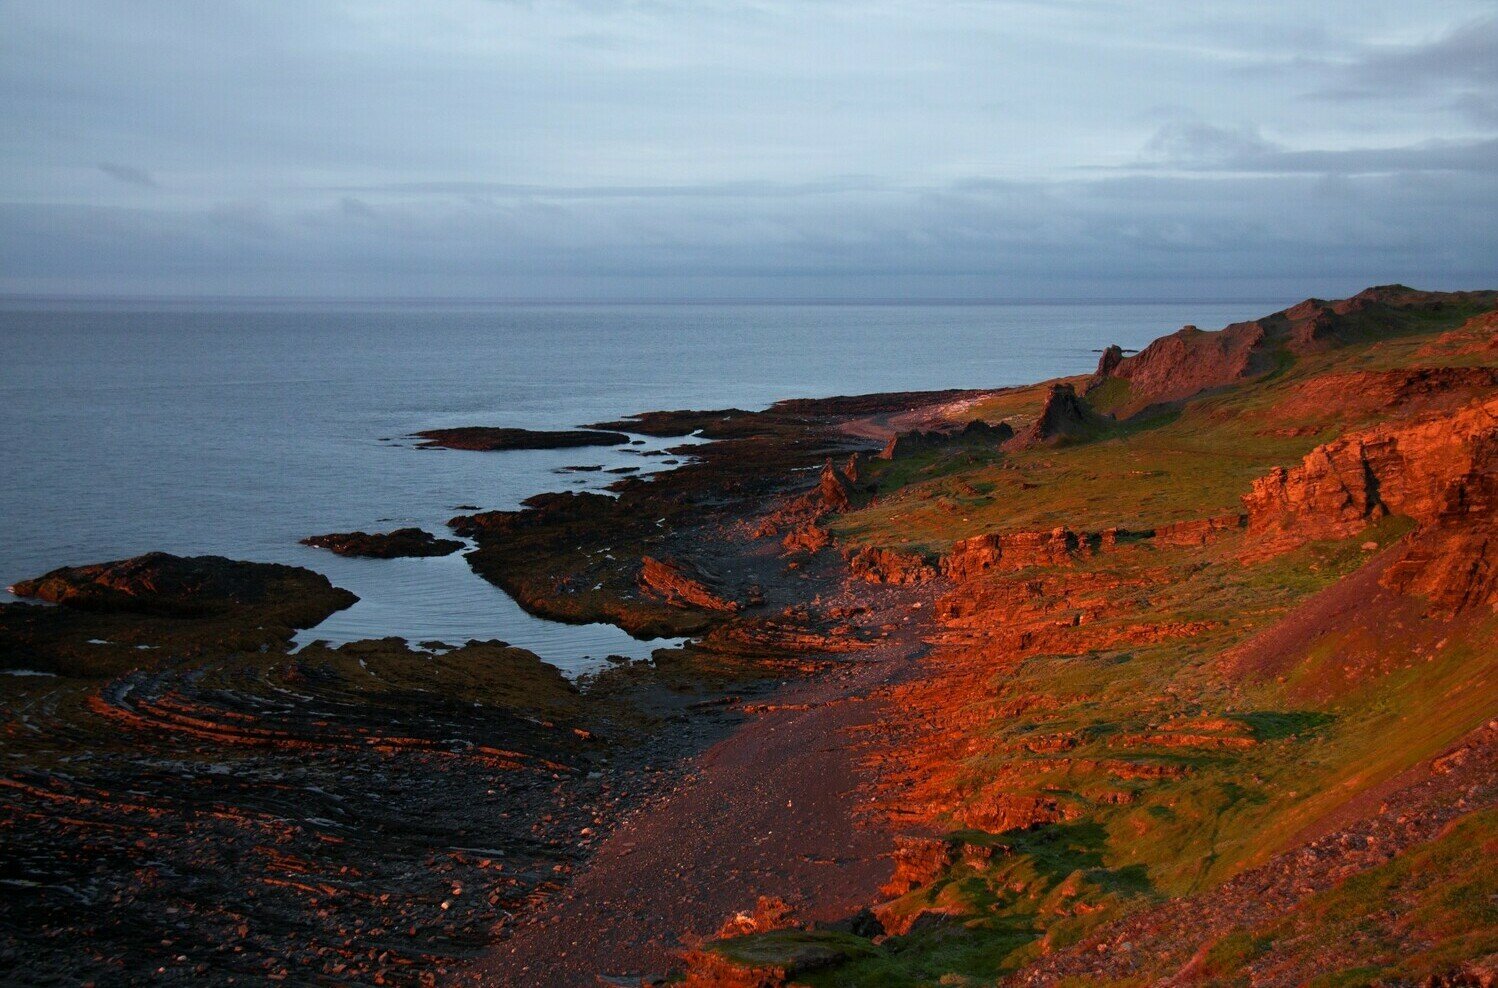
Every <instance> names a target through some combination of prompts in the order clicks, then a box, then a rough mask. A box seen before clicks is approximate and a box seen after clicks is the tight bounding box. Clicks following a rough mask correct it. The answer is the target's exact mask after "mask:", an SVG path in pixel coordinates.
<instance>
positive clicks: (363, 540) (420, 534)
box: [302, 528, 463, 559]
mask: <svg viewBox="0 0 1498 988" xmlns="http://www.w3.org/2000/svg"><path fill="white" fill-rule="evenodd" d="M302 545H310V546H315V547H316V548H319V549H327V550H328V551H330V552H336V553H337V554H338V555H340V556H363V557H366V558H369V559H397V558H400V557H406V556H448V555H451V554H452V553H454V552H457V551H458V550H459V549H461V548H463V543H461V542H459V541H457V540H456V539H439V538H437V537H436V536H434V535H433V534H432V533H431V532H425V531H422V530H421V529H419V528H397V529H396V530H395V531H393V532H383V533H370V532H333V533H330V534H328V535H313V536H310V537H309V538H305V539H302Z"/></svg>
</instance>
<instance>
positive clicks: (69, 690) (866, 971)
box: [0, 286, 1498, 988]
mask: <svg viewBox="0 0 1498 988" xmlns="http://www.w3.org/2000/svg"><path fill="white" fill-rule="evenodd" d="M1078 371H1079V373H1078V375H1077V376H1076V377H1073V378H1067V379H1065V380H1062V381H1054V382H1043V383H1040V384H1036V385H1034V386H1031V387H1025V388H1011V389H1004V390H999V391H983V392H942V393H928V394H898V395H875V396H863V397H856V398H831V399H823V400H798V401H789V402H782V403H780V404H778V405H775V406H773V407H772V408H770V409H768V410H766V411H764V412H757V413H752V412H743V411H738V410H734V409H726V410H721V411H713V412H657V413H649V414H646V415H643V416H639V417H637V418H635V419H631V420H629V421H628V422H626V423H599V424H597V425H595V426H591V427H590V428H593V429H604V430H607V429H618V428H625V427H627V428H628V429H629V431H631V432H637V433H645V434H650V435H657V436H686V435H688V434H692V433H699V434H700V435H701V436H703V437H704V438H706V439H708V440H711V441H710V442H708V443H706V444H704V445H695V446H692V447H690V448H689V450H688V449H683V451H682V453H683V456H686V455H690V457H692V458H691V459H690V461H689V462H687V463H685V464H684V465H682V466H681V467H679V468H677V469H675V470H673V471H670V472H666V473H661V474H657V475H653V476H650V477H642V478H627V479H623V480H620V481H618V482H617V483H616V484H614V485H613V491H614V493H616V494H617V495H618V496H617V497H607V496H604V495H600V494H593V493H569V494H549V495H542V496H540V497H538V498H533V499H532V501H531V502H530V503H529V506H528V507H527V508H526V509H525V510H523V511H518V512H504V511H492V512H478V513H474V514H470V515H464V516H460V517H458V518H454V519H453V521H452V522H451V525H452V527H453V529H454V530H455V531H456V532H458V533H460V534H462V535H464V536H467V537H471V538H473V539H474V540H475V541H476V543H477V545H478V548H477V549H476V550H475V551H473V552H472V553H471V554H470V555H469V557H468V558H469V561H470V563H471V564H472V566H473V567H474V569H475V570H476V571H477V572H478V573H479V574H481V575H482V576H484V577H485V578H486V579H489V580H491V581H493V582H495V583H497V584H499V585H500V586H502V587H504V588H505V589H506V590H507V591H508V592H510V593H511V594H512V595H513V596H514V597H515V598H516V599H517V600H518V601H520V602H521V603H522V605H523V606H525V607H526V608H527V609H528V610H531V611H533V612H534V613H536V614H538V615H542V616H546V617H552V618H556V619H560V620H569V621H587V620H600V619H601V620H608V621H611V622H614V623H617V624H619V625H620V626H621V627H624V628H626V629H628V630H630V631H633V632H636V633H640V634H650V635H667V634H669V635H683V636H690V637H691V639H692V641H691V642H690V643H689V644H688V645H687V646H685V647H684V648H681V649H671V650H661V651H659V652H657V653H656V657H655V659H654V660H653V661H650V662H645V663H619V664H617V665H615V666H614V667H612V668H610V669H608V670H607V671H605V672H602V673H599V674H596V675H593V676H590V677H585V678H584V679H583V680H582V681H580V682H577V683H573V682H569V681H568V680H566V679H564V678H563V677H562V676H561V675H560V674H559V673H557V672H556V671H555V670H554V669H553V668H552V667H549V666H546V665H544V664H543V663H541V662H540V661H539V660H538V659H536V658H535V656H533V655H531V654H529V653H527V652H524V651H522V650H519V649H514V648H510V647H508V646H506V645H504V644H503V643H478V642H475V643H469V644H467V645H463V646H461V647H458V648H452V647H449V646H443V647H440V648H439V647H435V646H433V647H427V648H424V649H419V650H413V649H411V648H408V647H407V646H406V644H405V643H404V642H401V641H399V640H388V641H382V642H363V643H356V644H353V645H348V646H344V647H342V648H338V649H330V648H325V647H322V646H311V647H308V648H306V649H304V650H302V651H300V652H296V653H291V652H290V651H289V642H290V638H291V635H292V633H293V630H294V629H296V628H302V627H308V626H312V625H315V624H316V623H317V622H318V621H319V620H321V618H322V616H324V615H326V614H327V613H329V612H331V611H332V610H335V609H337V608H339V607H344V606H347V604H348V600H346V599H345V598H346V597H347V596H348V595H343V594H341V592H340V591H338V590H337V589H336V588H333V587H331V586H329V585H327V582H326V580H322V578H320V577H316V575H315V574H311V573H308V572H307V571H305V570H294V569H292V568H289V567H263V566H261V565H260V564H249V563H233V562H231V561H228V560H212V559H208V560H206V561H205V560H202V559H199V560H181V559H178V558H177V557H170V556H151V557H142V559H141V560H137V561H134V562H131V563H127V564H120V565H117V566H115V567H112V568H107V567H106V568H103V569H89V570H68V571H59V572H58V573H57V574H52V575H50V576H49V577H48V578H46V579H44V580H42V581H39V582H35V583H34V584H33V585H21V586H18V588H17V592H18V593H21V594H23V595H28V596H40V597H43V598H45V599H48V600H52V601H58V602H60V605H61V606H58V607H52V608H45V609H38V608H33V607H30V606H28V605H24V604H13V605H9V606H7V607H5V608H4V609H3V610H0V665H3V666H4V667H5V668H8V669H11V670H23V671H26V672H30V673H38V674H46V675H13V676H5V677H3V680H0V701H3V704H4V722H3V725H0V731H3V734H0V737H3V754H4V756H5V765H4V769H3V778H0V841H3V847H4V852H5V853H4V856H3V857H4V862H3V865H0V878H3V880H4V881H5V883H6V885H5V890H6V892H5V896H4V905H3V907H0V937H3V940H0V977H3V978H5V979H7V980H10V981H17V982H48V981H52V982H62V983H71V982H81V981H88V980H93V981H98V982H100V983H106V982H110V981H131V980H141V981H145V980H167V981H195V980H197V979H202V978H211V979H212V980H214V981H223V982H227V980H228V979H229V978H231V977H233V978H236V979H239V980H240V983H244V982H246V981H248V982H252V983H253V982H258V981H261V980H265V979H271V980H285V981H287V982H289V983H330V984H337V983H356V984H426V983H436V982H445V981H463V982H472V981H477V982H481V983H494V984H506V985H508V984H513V985H553V984H554V985H593V984H599V983H609V984H621V985H622V984H641V983H657V982H658V981H660V980H662V979H667V978H670V979H673V980H676V981H678V982H681V983H685V984H690V985H698V986H708V985H717V986H754V988H773V986H779V985H789V984H806V985H819V986H820V985H991V984H996V983H1012V984H1025V985H1032V984H1033V985H1051V984H1067V985H1093V984H1127V985H1146V984H1164V983H1172V984H1195V983H1202V984H1225V985H1227V984H1243V985H1302V984H1315V985H1322V986H1331V985H1354V984H1412V985H1413V984H1421V985H1424V984H1429V985H1465V984H1473V985H1477V984H1492V983H1494V980H1493V979H1494V978H1498V912H1495V907H1494V902H1495V897H1498V885H1495V878H1494V875H1493V873H1492V868H1491V862H1492V860H1493V859H1494V851H1495V850H1498V812H1495V809H1494V807H1495V801H1498V763H1495V757H1494V756H1495V753H1498V726H1495V724H1498V722H1495V720H1494V718H1495V717H1498V690H1495V687H1494V683H1495V682H1498V645H1495V644H1494V643H1495V641H1498V293H1493V292H1471V293H1456V294H1437V293H1426V292H1419V291H1415V290H1411V289H1406V288H1403V287H1400V286H1387V287H1382V288H1376V289H1370V290H1368V291H1367V292H1364V293H1362V294H1360V295H1358V296H1356V297H1355V298H1352V299H1348V300H1345V301H1339V302H1329V303H1327V302H1319V301H1315V300H1312V301H1307V302H1305V303H1302V304H1300V305H1297V306H1295V307H1293V308H1291V309H1288V310H1286V311H1284V312H1281V313H1276V314H1274V315H1271V316H1268V317H1265V318H1264V319H1260V320H1257V321H1254V322H1251V323H1244V324H1239V325H1237V326H1232V327H1228V328H1227V329H1225V330H1222V331H1219V332H1203V331H1201V330H1197V329H1195V328H1194V327H1187V328H1185V329H1183V330H1181V331H1180V332H1178V333H1175V334H1173V335H1170V336H1167V337H1164V338H1162V339H1161V340H1158V341H1156V342H1155V343H1154V344H1153V345H1151V346H1150V347H1148V348H1146V349H1145V350H1143V351H1141V352H1140V353H1138V354H1134V355H1126V354H1124V353H1123V352H1121V351H1119V350H1118V349H1116V348H1110V349H1109V350H1108V351H1105V352H1104V353H1103V355H1102V359H1101V361H1100V363H1099V366H1098V368H1097V369H1096V371H1095V372H1093V373H1087V372H1086V371H1087V369H1086V368H1078ZM455 431H462V430H455ZM470 441H471V437H467V438H465V442H470ZM350 534H351V535H358V536H361V542H362V540H363V539H368V538H371V537H369V536H364V533H350ZM422 534H423V533H416V535H417V536H421V535H422ZM329 538H335V537H332V536H330V537H329ZM336 538H338V539H339V540H340V543H339V544H340V545H341V544H344V542H345V541H346V540H347V539H348V536H338V537H336ZM422 544H426V542H425V541H423V542H422ZM380 551H383V547H380ZM318 581H321V582H320V583H319V582H318ZM428 644H430V643H428ZM600 978H603V979H605V981H603V982H600Z"/></svg>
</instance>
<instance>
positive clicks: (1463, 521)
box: [1243, 398, 1498, 608]
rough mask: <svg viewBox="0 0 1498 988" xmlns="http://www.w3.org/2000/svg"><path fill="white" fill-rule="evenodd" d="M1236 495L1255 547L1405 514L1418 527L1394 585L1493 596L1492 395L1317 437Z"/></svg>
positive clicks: (1263, 551)
mask: <svg viewBox="0 0 1498 988" xmlns="http://www.w3.org/2000/svg"><path fill="white" fill-rule="evenodd" d="M1243 504H1244V508H1245V510H1246V512H1247V515H1248V530H1249V535H1250V537H1251V540H1252V541H1253V543H1254V545H1253V549H1252V550H1251V551H1252V554H1254V555H1267V554H1272V553H1274V552H1279V551H1284V550H1286V549H1289V548H1293V547H1295V546H1297V545H1300V544H1302V543H1304V542H1307V541H1310V540H1312V539H1326V538H1343V537H1346V536H1349V535H1352V534H1355V533H1357V532H1359V531H1361V530H1362V529H1363V528H1365V527H1366V526H1368V525H1369V524H1371V523H1372V522H1374V521H1377V520H1378V519H1380V518H1382V517H1385V516H1386V515H1391V514H1393V515H1402V516H1405V517H1407V518H1410V519H1412V520H1413V521H1415V522H1416V524H1417V525H1418V529H1417V531H1416V534H1415V536H1414V537H1413V538H1412V540H1411V544H1410V547H1409V550H1408V554H1407V556H1406V557H1405V558H1404V559H1403V560H1401V561H1400V562H1398V563H1396V564H1395V565H1394V566H1393V567H1392V568H1391V572H1390V575H1389V577H1388V580H1389V581H1390V582H1391V584H1392V585H1397V586H1399V587H1401V588H1407V589H1410V590H1413V591H1416V592H1419V593H1422V594H1424V595H1425V596H1428V597H1431V598H1432V599H1434V600H1436V601H1437V602H1439V603H1441V604H1442V605H1443V606H1447V607H1450V608H1460V607H1463V606H1467V605H1470V604H1472V603H1474V602H1479V601H1481V602H1484V603H1490V604H1498V558H1495V556H1498V398H1489V399H1487V400H1484V401H1479V402H1474V403H1473V404H1471V405H1469V406H1467V407H1466V408H1463V409H1461V410H1460V411H1458V412H1456V413H1453V414H1449V415H1437V416H1430V417H1427V418H1424V419H1420V420H1417V421H1415V422H1411V423H1409V424H1404V425H1394V426H1380V427H1377V428H1374V429H1370V430H1367V431H1365V432H1361V433H1357V434H1355V435H1351V436H1344V437H1342V438H1341V439H1337V440H1335V441H1334V442H1330V443H1326V444H1325V445H1322V446H1318V447H1316V448H1315V449H1314V450H1312V451H1311V452H1310V453H1309V454H1307V456H1306V457H1305V459H1304V460H1303V461H1302V462H1301V464H1300V465H1299V466H1296V467H1294V468H1291V469H1285V468H1284V467H1277V468H1276V469H1274V470H1273V471H1271V472H1270V473H1269V475H1268V476H1266V477H1263V478H1260V479H1259V480H1257V481H1255V482H1254V486H1253V490H1252V491H1251V492H1250V493H1249V494H1247V495H1245V496H1244V498H1243Z"/></svg>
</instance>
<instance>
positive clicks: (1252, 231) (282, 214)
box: [0, 0, 1498, 300]
mask: <svg viewBox="0 0 1498 988" xmlns="http://www.w3.org/2000/svg"><path fill="white" fill-rule="evenodd" d="M0 129H3V133H4V134H5V139H4V140H3V141H0V293H6V294H42V295H46V294H61V295H236V296H239V295H245V296H250V295H266V296H282V297H284V296H293V297H300V296H309V297H311V296H315V297H338V298H342V297H371V298H395V297H413V298H419V297H466V298H495V299H563V298H567V299H600V300H607V299H1043V298H1044V299H1049V298H1054V299H1083V298H1170V299H1177V298H1178V299H1197V298H1202V299H1205V298H1233V299H1237V298H1244V299H1246V298H1263V297H1269V296H1274V297H1286V298H1299V297H1304V296H1309V295H1320V296H1326V297H1333V296H1340V295H1346V294H1351V293H1353V292H1356V291H1357V290H1358V289H1360V288H1362V287H1365V286H1366V285H1369V284H1379V283H1388V282H1395V281H1399V282H1404V283H1406V284H1413V285H1416V286H1418V287H1429V288H1478V287H1484V288H1498V223H1494V222H1493V217H1494V216H1495V214H1498V3H1494V2H1492V0H1418V2H1410V0H1319V2H1316V3H1307V2H1305V0H1288V2H1282V0H1253V2H1248V0H1244V2H1239V0H1203V2H1200V3H1191V4H1187V3H1181V2H1179V0H858V2H855V0H750V2H744V0H350V2H339V0H314V2H308V0H213V2H210V3H205V2H202V0H148V2H141V0H9V2H3V3H0Z"/></svg>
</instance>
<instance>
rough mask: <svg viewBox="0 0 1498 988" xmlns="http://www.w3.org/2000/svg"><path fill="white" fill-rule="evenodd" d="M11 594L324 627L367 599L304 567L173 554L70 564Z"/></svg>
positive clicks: (126, 609) (68, 603)
mask: <svg viewBox="0 0 1498 988" xmlns="http://www.w3.org/2000/svg"><path fill="white" fill-rule="evenodd" d="M10 591H11V593H13V594H15V595H16V596H17V597H32V598H35V599H37V600H45V601H50V602H51V603H54V604H61V605H63V606H64V607H74V608H79V609H81V610H89V611H100V612H105V613H109V612H120V613H136V614H158V615H164V616H171V617H194V616H208V615H218V614H227V613H234V612H238V611H255V612H257V613H263V614H264V615H265V616H266V618H267V619H268V620H269V619H272V616H273V617H274V619H275V620H278V621H279V622H280V623H283V624H286V625H287V626H289V627H293V628H307V627H311V626H313V625H315V624H318V623H320V622H321V621H322V620H323V618H325V617H327V616H328V615H329V614H332V613H333V612H334V611H337V610H341V609H343V608H345V607H348V606H350V605H351V604H353V603H355V602H357V601H358V599H359V598H358V597H356V596H354V595H353V594H351V593H349V592H348V591H347V590H341V589H339V588H338V587H335V586H333V585H332V584H331V583H329V582H328V578H327V577H325V576H323V575H322V574H320V573H314V572H312V571H311V570H308V569H302V568H301V567H300V566H282V565H280V564H278V563H248V562H243V561H240V560H236V559H226V558H225V557H223V556H173V555H171V554H170V553H165V552H151V553H147V554H146V555H144V556H135V557H133V558H131V559H121V560H117V561H115V562H108V563H96V564H94V565H91V566H65V567H63V568H61V569H55V570H53V571H52V572H50V573H47V574H46V575H44V576H40V577H37V578H36V579H34V580H22V581H21V582H20V583H17V584H15V585H14V586H13V587H11V588H10Z"/></svg>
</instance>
